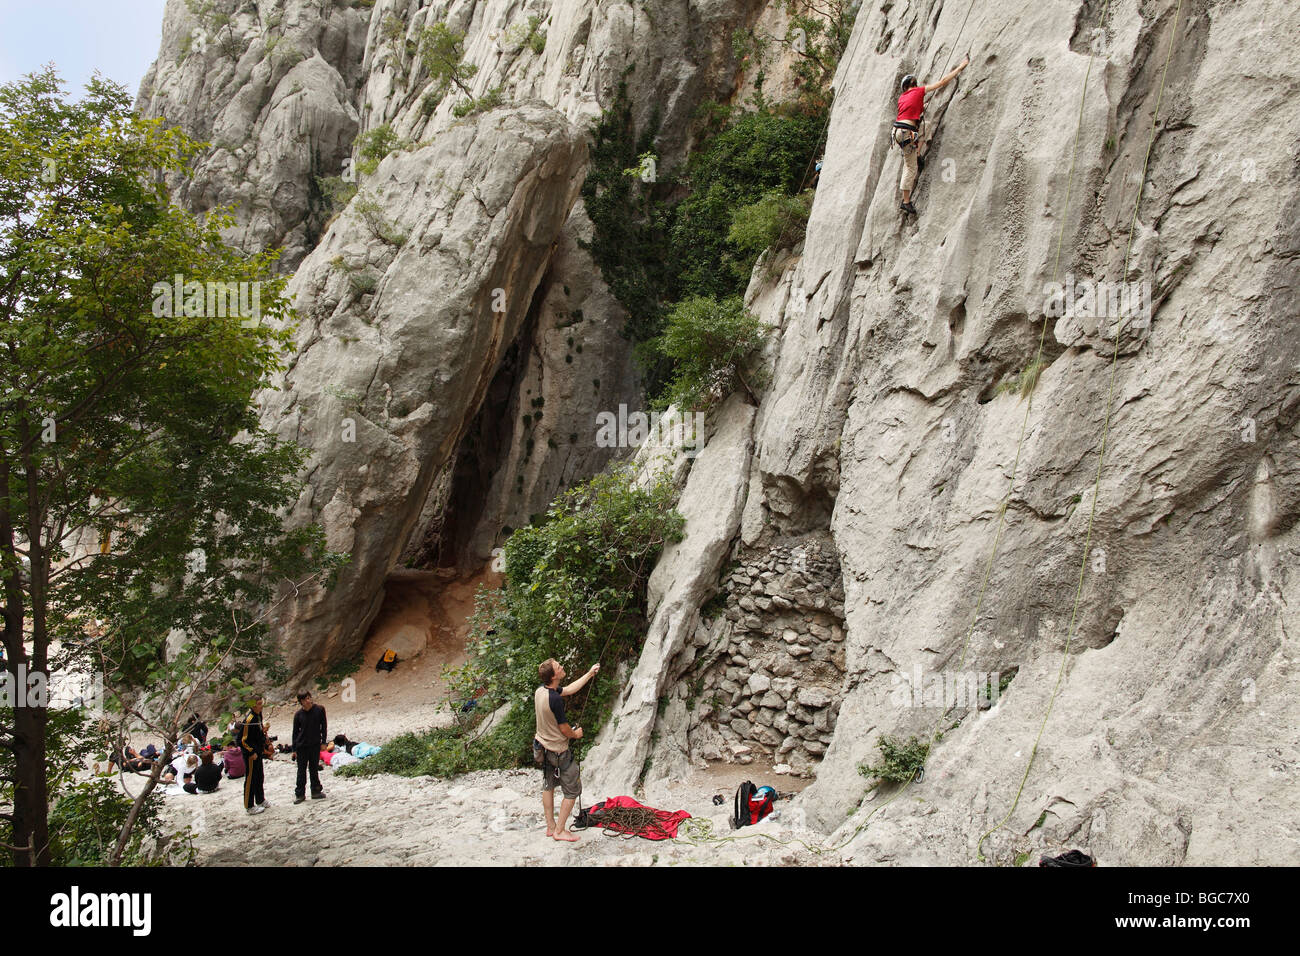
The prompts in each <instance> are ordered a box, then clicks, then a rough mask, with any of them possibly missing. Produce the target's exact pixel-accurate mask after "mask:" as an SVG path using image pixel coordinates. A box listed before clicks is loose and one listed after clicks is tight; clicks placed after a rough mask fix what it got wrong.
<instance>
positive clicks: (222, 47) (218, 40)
mask: <svg viewBox="0 0 1300 956" xmlns="http://www.w3.org/2000/svg"><path fill="white" fill-rule="evenodd" d="M185 6H186V7H187V8H188V10H189V12H190V15H191V16H192V17H194V19H195V20H197V21H198V27H197V29H198V30H200V31H202V32H201V34H200V35H201V36H203V38H204V43H205V44H210V45H211V46H212V47H213V48H214V49H216V50H217V52H218V53H220V54H221V55H222V56H223V57H227V58H229V59H231V60H238V59H239V56H240V53H241V52H242V51H241V49H240V37H239V36H238V35H237V34H236V33H235V21H234V17H233V16H232V14H231V11H230V10H229V9H223V7H229V6H231V5H230V4H223V3H220V2H218V0H185ZM188 37H189V39H190V41H191V43H189V44H185V45H184V51H185V52H187V53H188V52H190V51H191V50H192V49H193V41H194V33H193V32H191V33H190V34H189V35H188Z"/></svg>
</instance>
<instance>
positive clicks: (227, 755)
mask: <svg viewBox="0 0 1300 956" xmlns="http://www.w3.org/2000/svg"><path fill="white" fill-rule="evenodd" d="M221 768H222V769H223V770H225V771H226V776H227V777H229V778H230V779H231V780H238V779H239V778H240V777H242V776H243V775H244V774H245V772H246V771H247V769H248V768H247V767H245V766H244V752H243V751H242V750H240V749H239V745H238V744H236V743H234V742H233V741H232V742H231V743H228V744H226V749H224V750H223V751H221Z"/></svg>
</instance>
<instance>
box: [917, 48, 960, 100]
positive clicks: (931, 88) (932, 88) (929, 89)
mask: <svg viewBox="0 0 1300 956" xmlns="http://www.w3.org/2000/svg"><path fill="white" fill-rule="evenodd" d="M969 65H970V57H963V58H962V61H961V62H960V63H958V64H957V65H956V66H955V67H953V70H952V72H951V73H949V74H947V75H946V76H945V77H944V78H943V79H941V80H940V81H939V82H937V83H934V84H930V83H923V84H921V85H922V86H924V87H925V95H926V96H929V95H930V94H931V93H937V92H938V91H939V90H941V89H943V88H944V87H945V86H947V85H948V84H949V83H951V82H952V81H953V80H955V79H956V78H957V74H958V73H960V72H961V71H962V70H964V69H966V67H967V66H969Z"/></svg>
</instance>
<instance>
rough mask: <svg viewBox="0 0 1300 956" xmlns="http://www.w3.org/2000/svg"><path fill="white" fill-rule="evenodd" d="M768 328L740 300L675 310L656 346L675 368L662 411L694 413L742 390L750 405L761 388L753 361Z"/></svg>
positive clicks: (704, 301) (694, 302)
mask: <svg viewBox="0 0 1300 956" xmlns="http://www.w3.org/2000/svg"><path fill="white" fill-rule="evenodd" d="M769 334H771V327H770V326H767V325H764V324H763V323H762V322H760V321H759V320H758V318H757V316H755V315H754V314H753V313H752V312H750V311H749V310H747V309H746V308H745V303H744V300H743V299H741V298H740V296H732V297H731V298H729V299H723V300H722V301H721V302H719V301H718V300H717V299H712V298H708V297H707V296H691V297H690V298H687V299H683V300H682V301H681V302H678V303H677V304H676V305H675V306H673V308H672V311H671V312H669V313H668V321H667V325H666V327H665V329H664V332H663V334H662V335H661V336H659V338H657V339H656V340H655V341H654V346H655V348H656V349H658V350H659V351H660V352H661V353H662V354H663V355H665V356H667V357H668V358H669V359H671V360H672V362H673V368H674V373H673V378H672V381H671V382H669V384H668V389H667V390H666V391H665V393H664V395H663V396H662V398H661V399H660V402H661V403H662V404H663V405H665V406H666V405H677V406H678V407H679V408H682V409H697V408H700V407H702V406H705V405H709V404H711V403H713V402H716V401H718V400H720V399H723V398H726V397H727V396H728V395H730V394H731V393H732V392H733V391H735V390H736V389H737V388H743V389H744V390H745V392H746V393H747V394H748V395H749V397H750V400H751V401H753V402H754V404H758V396H757V395H756V394H755V389H757V388H759V387H760V386H761V384H762V382H761V381H759V380H758V370H757V369H755V368H754V364H753V362H754V357H755V355H756V353H757V352H758V351H759V350H760V349H761V348H762V347H763V343H764V342H765V341H766V339H767V337H768V335H769Z"/></svg>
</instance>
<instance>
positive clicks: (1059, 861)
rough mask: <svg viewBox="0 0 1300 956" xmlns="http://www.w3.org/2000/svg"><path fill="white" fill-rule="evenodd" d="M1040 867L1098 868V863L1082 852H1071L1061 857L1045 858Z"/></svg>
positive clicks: (1042, 858) (1041, 860)
mask: <svg viewBox="0 0 1300 956" xmlns="http://www.w3.org/2000/svg"><path fill="white" fill-rule="evenodd" d="M1038 865H1039V866H1096V865H1097V862H1096V861H1095V860H1094V859H1093V858H1092V857H1090V856H1088V854H1086V853H1084V852H1083V851H1081V850H1070V851H1068V852H1066V853H1062V854H1061V855H1060V856H1044V857H1041V858H1040V859H1039V861H1038Z"/></svg>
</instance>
